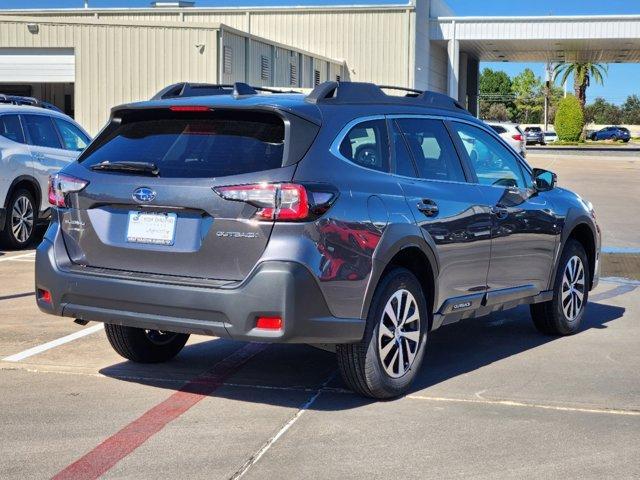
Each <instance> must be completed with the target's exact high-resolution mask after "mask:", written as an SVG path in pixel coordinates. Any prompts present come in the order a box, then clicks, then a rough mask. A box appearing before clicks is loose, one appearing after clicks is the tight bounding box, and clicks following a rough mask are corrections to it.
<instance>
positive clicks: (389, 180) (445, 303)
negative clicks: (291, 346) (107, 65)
mask: <svg viewBox="0 0 640 480" xmlns="http://www.w3.org/2000/svg"><path fill="white" fill-rule="evenodd" d="M49 198H50V200H51V202H52V203H53V204H54V205H55V211H54V214H53V218H54V221H53V224H52V225H51V227H50V228H49V230H48V231H47V233H46V235H45V239H44V241H43V242H42V244H41V245H40V246H39V247H38V250H37V256H36V288H37V303H38V306H39V307H40V309H42V310H43V311H44V312H48V313H52V314H55V315H62V316H65V317H70V318H74V319H77V320H76V321H78V322H79V323H86V322H87V321H98V322H104V323H105V329H106V333H107V337H108V339H109V341H110V343H111V345H112V346H113V348H114V349H115V350H116V351H117V352H118V353H119V354H121V355H122V356H124V357H125V358H128V359H129V360H132V361H135V362H161V361H165V360H169V359H170V358H172V357H174V356H175V355H177V354H178V352H180V350H181V349H182V348H183V346H184V345H185V343H186V341H187V338H188V337H189V334H191V333H194V334H202V335H215V336H220V337H224V338H231V339H234V340H244V341H260V342H289V343H309V344H324V345H325V346H326V345H327V344H332V345H334V346H335V350H336V353H337V357H338V363H339V366H340V371H341V373H342V376H343V378H344V380H345V382H346V384H347V385H348V386H349V387H351V388H352V389H354V390H355V391H357V392H359V393H361V394H363V395H366V396H369V397H374V398H388V397H393V396H397V395H400V394H402V393H404V392H406V391H407V390H408V389H409V387H410V385H411V383H412V381H413V380H414V379H415V378H416V375H417V373H418V371H419V370H420V367H421V366H422V362H423V359H424V355H425V349H426V348H427V340H428V338H429V336H430V335H431V332H432V331H433V330H435V329H437V328H439V327H440V326H442V325H445V324H449V323H452V322H456V321H458V320H461V319H467V318H472V317H479V316H482V315H486V314H488V313H490V312H493V311H496V310H502V309H505V308H512V307H515V306H517V305H520V304H529V305H531V315H532V317H533V322H534V324H535V326H536V327H537V328H538V329H539V330H540V331H541V332H543V333H545V334H553V335H568V334H572V333H575V332H577V331H578V330H579V328H580V323H581V321H582V318H583V315H584V312H585V307H586V305H587V300H588V296H589V291H590V290H591V289H592V288H593V287H594V286H595V285H596V284H597V281H598V276H599V268H598V264H599V262H598V259H599V251H600V230H599V228H598V226H597V224H596V220H595V214H594V212H593V208H592V207H591V205H590V204H589V203H588V202H586V201H584V200H582V198H581V197H579V196H577V195H576V194H574V193H572V192H570V191H568V190H564V189H562V188H558V187H557V186H556V178H555V175H554V174H553V173H551V172H549V171H545V170H540V169H531V168H530V167H529V165H528V164H527V163H526V161H525V160H524V159H523V158H521V157H520V156H519V155H518V154H517V153H516V152H515V151H514V150H513V149H511V148H509V147H508V145H507V144H506V143H505V142H504V141H503V140H502V139H501V138H500V137H499V136H498V135H497V134H496V133H495V132H494V131H493V130H492V129H491V128H490V127H488V126H486V125H485V124H484V123H483V122H481V121H479V120H477V119H476V118H474V117H473V116H472V115H471V114H469V113H468V112H467V111H466V110H464V109H463V108H462V107H461V106H460V105H459V104H458V103H457V102H455V101H454V100H452V99H451V98H449V97H446V96H444V95H441V94H438V93H433V92H418V91H414V90H409V91H408V93H407V96H405V97H402V96H391V95H386V94H385V93H384V92H383V90H382V89H381V88H380V87H378V86H376V85H373V84H367V83H350V82H341V83H336V82H326V83H323V84H321V85H319V86H317V87H316V88H315V89H314V90H313V91H312V92H311V93H310V94H309V95H308V96H304V95H302V94H292V93H289V94H281V93H271V94H267V93H264V94H261V93H259V91H257V90H255V89H253V88H252V87H249V86H247V85H245V84H236V85H235V86H234V87H227V86H215V85H213V86H212V85H188V84H180V85H175V86H171V87H170V88H167V89H165V90H163V91H162V92H160V94H158V95H157V96H156V97H155V98H154V99H153V100H152V101H148V102H142V103H135V104H130V105H123V106H120V107H117V108H115V109H113V111H112V116H111V120H110V122H109V124H108V125H107V126H106V127H105V128H104V129H103V130H102V132H101V133H100V134H99V136H98V137H97V138H96V139H95V140H94V141H93V142H92V143H91V145H90V146H89V147H88V148H87V149H86V150H85V151H84V152H83V153H82V155H81V156H80V158H79V160H78V162H75V163H73V164H72V165H70V166H68V167H66V168H65V169H64V171H63V172H61V173H60V174H58V175H56V176H55V177H54V178H53V179H52V182H51V191H50V193H49ZM452 348H455V347H452Z"/></svg>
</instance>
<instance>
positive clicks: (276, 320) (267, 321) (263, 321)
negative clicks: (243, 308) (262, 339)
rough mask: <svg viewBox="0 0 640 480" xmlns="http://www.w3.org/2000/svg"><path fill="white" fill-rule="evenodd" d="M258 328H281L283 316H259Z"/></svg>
mask: <svg viewBox="0 0 640 480" xmlns="http://www.w3.org/2000/svg"><path fill="white" fill-rule="evenodd" d="M256 328H263V329H265V330H281V329H282V318H280V317H258V320H257V321H256Z"/></svg>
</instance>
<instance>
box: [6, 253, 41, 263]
mask: <svg viewBox="0 0 640 480" xmlns="http://www.w3.org/2000/svg"><path fill="white" fill-rule="evenodd" d="M21 258H30V259H31V258H32V259H34V260H35V258H36V252H28V253H23V254H20V255H12V256H10V257H0V262H8V261H11V260H20V259H21ZM29 261H31V260H29Z"/></svg>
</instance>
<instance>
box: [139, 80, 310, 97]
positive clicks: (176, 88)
mask: <svg viewBox="0 0 640 480" xmlns="http://www.w3.org/2000/svg"><path fill="white" fill-rule="evenodd" d="M259 92H268V93H300V92H295V91H292V90H290V91H282V90H277V89H275V88H268V87H253V86H251V85H248V84H246V83H242V82H236V83H233V84H230V83H229V84H222V83H221V84H213V83H189V82H180V83H174V84H173V85H169V86H167V87H165V88H163V89H162V90H160V91H159V92H158V93H156V94H155V95H154V96H153V97H152V98H151V100H164V99H167V98H185V97H204V96H210V95H233V96H234V97H241V96H244V95H257V94H258V93H259Z"/></svg>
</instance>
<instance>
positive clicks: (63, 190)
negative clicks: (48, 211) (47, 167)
mask: <svg viewBox="0 0 640 480" xmlns="http://www.w3.org/2000/svg"><path fill="white" fill-rule="evenodd" d="M88 184H89V182H87V181H86V180H82V179H80V178H76V177H72V176H71V175H64V174H62V173H58V174H56V175H51V176H50V177H49V203H50V204H51V205H53V206H54V207H68V206H69V205H68V204H67V201H66V195H67V194H68V193H75V192H79V191H80V190H82V189H83V188H85V187H86V186H87V185H88Z"/></svg>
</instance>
